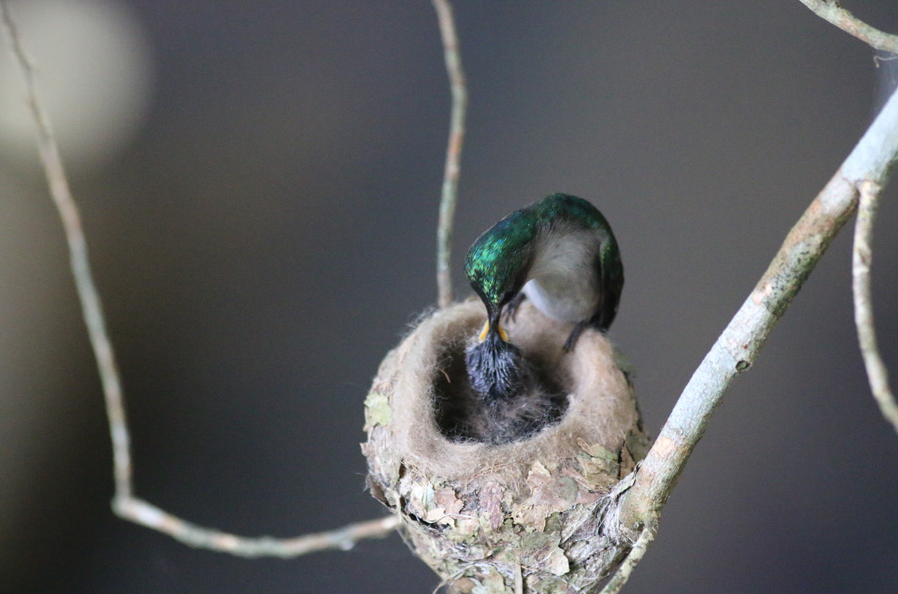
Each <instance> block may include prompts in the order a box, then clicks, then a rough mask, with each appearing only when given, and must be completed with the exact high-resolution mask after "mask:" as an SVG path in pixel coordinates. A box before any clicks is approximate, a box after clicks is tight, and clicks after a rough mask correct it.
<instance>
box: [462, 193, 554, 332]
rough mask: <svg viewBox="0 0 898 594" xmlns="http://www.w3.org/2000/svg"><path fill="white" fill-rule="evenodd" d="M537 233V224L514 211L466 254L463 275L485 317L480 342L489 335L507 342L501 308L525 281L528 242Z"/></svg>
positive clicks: (477, 241)
mask: <svg viewBox="0 0 898 594" xmlns="http://www.w3.org/2000/svg"><path fill="white" fill-rule="evenodd" d="M537 232H538V227H537V221H536V220H535V219H534V218H533V217H531V216H528V214H527V213H526V212H525V211H524V210H517V211H515V212H513V213H511V214H510V215H508V216H507V217H505V218H504V219H502V220H501V221H499V222H498V223H496V224H495V225H493V226H492V227H490V228H489V229H487V230H486V231H485V232H484V233H483V234H482V235H481V236H480V237H478V238H477V240H476V241H475V242H474V243H473V245H471V248H470V249H469V250H468V254H467V256H465V273H466V274H467V275H468V281H470V283H471V288H473V289H474V292H475V293H477V296H478V297H480V299H481V301H483V304H484V306H486V313H487V321H486V325H485V326H484V328H483V332H481V334H480V341H481V342H483V341H484V340H485V339H486V338H487V336H488V335H490V334H493V333H495V334H496V335H498V337H499V338H501V339H502V340H504V341H507V340H508V336H507V335H506V334H505V331H504V330H503V329H502V327H501V326H500V325H499V318H500V317H501V315H502V308H503V307H505V305H506V304H507V303H508V302H509V301H511V300H512V298H514V296H515V295H517V294H518V292H519V291H520V290H521V287H523V286H524V282H525V281H526V280H527V271H528V269H529V268H530V264H531V262H532V259H533V254H532V251H533V248H532V241H533V238H534V237H535V236H536V234H537Z"/></svg>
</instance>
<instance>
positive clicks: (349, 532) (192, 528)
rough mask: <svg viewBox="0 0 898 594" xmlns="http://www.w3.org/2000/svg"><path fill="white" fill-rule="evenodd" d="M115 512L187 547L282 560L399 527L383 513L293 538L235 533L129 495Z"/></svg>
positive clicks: (118, 502)
mask: <svg viewBox="0 0 898 594" xmlns="http://www.w3.org/2000/svg"><path fill="white" fill-rule="evenodd" d="M113 506H114V508H115V512H116V513H117V514H118V515H119V516H121V517H122V518H125V519H126V520H131V521H132V522H134V523H135V524H140V525H141V526H146V527H147V528H152V529H153V530H156V531H158V532H162V533H163V534H167V535H169V536H171V537H172V538H174V539H176V540H179V541H181V542H182V543H184V544H186V545H189V546H191V547H196V548H200V549H210V550H212V551H217V552H220V553H230V554H231V555H236V556H238V557H281V558H284V559H288V558H292V557H299V556H301V555H308V554H309V553H315V552H318V551H327V550H332V549H340V550H344V551H346V550H349V549H351V548H352V547H353V546H354V545H355V544H356V543H357V542H358V541H360V540H365V539H368V538H382V537H384V536H387V535H389V534H391V533H392V532H393V531H394V530H395V529H396V528H397V527H398V526H399V522H400V520H399V516H387V517H385V518H380V519H377V520H369V521H367V522H357V523H355V524H349V525H348V526H344V527H343V528H338V529H336V530H329V531H327V532H319V533H316V534H306V535H303V536H297V537H293V538H273V537H270V536H260V537H258V538H252V537H246V536H235V535H233V534H228V533H227V532H221V531H218V530H212V529H209V528H203V527H202V526H197V525H196V524H191V523H190V522H187V521H184V520H182V519H180V518H177V517H175V516H173V515H171V514H169V513H167V512H165V511H163V510H161V509H159V508H158V507H156V506H154V505H152V504H150V503H147V502H145V501H143V500H141V499H136V498H133V497H129V498H127V499H123V500H118V499H116V500H115V501H114V502H113Z"/></svg>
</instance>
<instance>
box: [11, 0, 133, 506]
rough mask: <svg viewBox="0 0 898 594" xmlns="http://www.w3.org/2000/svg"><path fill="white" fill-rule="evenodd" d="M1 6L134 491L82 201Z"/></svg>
mask: <svg viewBox="0 0 898 594" xmlns="http://www.w3.org/2000/svg"><path fill="white" fill-rule="evenodd" d="M0 11H2V13H3V14H2V16H3V30H4V32H5V33H6V38H7V40H8V41H9V49H10V51H11V53H12V55H13V59H14V60H15V61H17V62H18V63H19V66H20V67H21V70H22V74H23V76H24V77H25V87H26V93H27V99H28V108H29V109H30V110H31V117H32V118H33V119H34V123H35V126H36V128H37V144H38V149H39V151H40V157H41V162H42V163H43V166H44V172H45V173H46V175H47V182H48V183H49V185H50V195H51V196H52V198H53V202H54V203H55V205H56V209H57V210H58V211H59V216H60V218H61V219H62V226H63V229H64V231H65V236H66V240H67V242H68V246H69V259H70V266H71V269H72V275H73V276H74V277H75V286H76V287H77V289H78V297H79V299H80V300H81V310H82V312H83V316H84V323H85V324H86V325H87V333H88V336H89V337H90V344H91V346H92V347H93V350H94V354H95V356H96V358H97V368H98V369H99V372H100V379H101V381H102V384H103V394H104V396H105V397H106V413H107V414H108V415H109V429H110V433H111V437H112V452H113V457H114V466H115V470H114V473H115V491H116V496H117V497H130V495H131V450H130V443H129V437H128V428H127V422H126V418H125V407H124V403H123V402H122V384H121V381H120V379H119V373H118V367H117V365H116V363H115V352H114V351H113V349H112V343H111V342H110V341H109V334H108V333H107V332H106V322H105V318H104V317H103V308H102V307H101V304H100V296H99V294H98V293H97V288H96V286H95V285H94V281H93V277H92V275H91V272H90V264H89V262H88V257H87V242H86V241H85V239H84V231H83V229H82V227H81V215H80V214H78V207H77V205H76V204H75V200H74V198H72V192H71V190H70V189H69V183H68V179H67V178H66V175H65V169H64V168H63V166H62V159H61V158H60V156H59V148H58V146H57V144H56V139H55V137H54V136H53V129H52V127H51V124H50V118H49V117H48V116H47V113H46V112H45V111H44V108H43V106H42V105H41V103H40V101H39V100H38V92H37V81H36V79H35V71H34V66H32V64H31V62H30V61H29V59H28V57H27V55H26V54H25V50H24V49H23V48H22V42H21V39H19V32H18V29H17V28H16V26H15V23H14V22H13V19H12V14H11V13H10V11H9V6H8V5H7V3H6V0H3V1H2V2H0Z"/></svg>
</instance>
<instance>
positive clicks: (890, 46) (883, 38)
mask: <svg viewBox="0 0 898 594" xmlns="http://www.w3.org/2000/svg"><path fill="white" fill-rule="evenodd" d="M801 3H802V4H804V5H805V6H807V7H808V8H809V9H811V10H812V11H813V12H814V14H816V15H817V16H819V17H820V18H822V19H823V20H825V21H827V22H829V23H831V24H833V25H835V26H836V27H838V28H839V29H841V30H843V31H845V32H846V33H848V34H849V35H853V36H854V37H857V38H858V39H860V40H861V41H863V42H864V43H866V44H867V45H869V46H870V47H872V48H873V49H877V50H880V51H884V52H889V53H892V54H898V35H890V34H888V33H884V32H882V31H880V30H879V29H876V28H874V27H871V26H870V25H868V24H867V23H865V22H864V21H862V20H860V19H859V18H857V17H856V16H854V15H853V14H851V13H850V12H848V11H847V10H845V9H844V8H842V6H841V5H840V4H839V2H837V1H836V0H801Z"/></svg>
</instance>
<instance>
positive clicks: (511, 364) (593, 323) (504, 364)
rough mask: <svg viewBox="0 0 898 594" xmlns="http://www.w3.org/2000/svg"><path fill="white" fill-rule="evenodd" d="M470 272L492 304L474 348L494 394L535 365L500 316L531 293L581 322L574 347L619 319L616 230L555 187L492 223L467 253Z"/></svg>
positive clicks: (547, 310) (477, 374)
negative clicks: (589, 333)
mask: <svg viewBox="0 0 898 594" xmlns="http://www.w3.org/2000/svg"><path fill="white" fill-rule="evenodd" d="M465 273H466V274H467V275H468V280H469V281H470V282H471V287H472V288H473V289H474V292H475V293H477V295H478V296H479V297H480V299H481V300H482V301H483V304H484V306H486V313H487V321H486V324H485V325H484V327H483V331H482V332H481V333H480V336H479V338H478V343H477V344H476V345H474V346H472V347H470V348H469V349H468V350H467V352H466V361H467V364H468V375H469V378H470V380H471V384H472V386H473V387H474V389H475V390H476V391H477V392H479V393H480V394H481V395H482V396H483V397H485V398H487V399H488V400H495V399H498V398H509V397H511V396H514V394H515V393H516V392H517V391H518V390H519V389H520V387H521V384H522V382H523V380H524V378H525V376H526V375H527V373H528V371H527V368H526V364H525V363H524V361H523V357H522V354H521V351H520V349H518V348H517V347H516V346H514V345H513V344H512V343H511V342H510V341H509V337H508V335H507V334H506V332H505V330H504V329H503V328H502V326H501V324H500V320H501V318H502V314H503V311H505V312H506V313H507V314H508V315H511V316H513V315H514V312H515V310H516V308H517V306H518V305H519V304H520V302H521V300H522V299H524V297H527V298H529V299H530V300H531V301H532V302H533V305H534V306H535V307H536V308H537V309H538V310H540V311H541V312H542V313H543V314H545V315H546V316H548V317H549V318H552V319H555V320H559V321H562V322H571V323H573V324H574V327H573V329H572V330H571V333H570V335H569V336H568V339H567V341H566V342H565V344H564V347H563V349H564V350H565V351H571V350H573V348H574V347H575V346H576V344H577V339H578V338H579V337H580V333H581V332H582V331H583V330H584V329H585V328H587V327H594V328H597V329H598V330H599V331H601V332H605V331H606V330H607V329H608V327H609V326H610V325H611V322H612V321H614V316H615V315H616V314H617V307H618V303H619V302H620V294H621V290H622V289H623V286H624V268H623V265H622V264H621V259H620V251H619V250H618V247H617V241H616V240H615V238H614V233H612V231H611V227H610V226H609V225H608V221H607V220H605V217H604V216H602V213H600V212H599V211H598V209H596V207H594V206H593V205H592V204H590V203H589V202H587V201H586V200H583V199H582V198H577V197H576V196H570V195H567V194H551V195H549V196H546V197H545V198H543V199H542V200H539V201H538V202H535V203H533V204H531V205H530V206H528V207H526V208H522V209H521V210H516V211H514V212H513V213H511V214H510V215H508V216H506V217H505V218H504V219H502V220H501V221H499V222H498V223H496V224H495V225H493V226H492V227H490V228H489V229H487V230H486V231H485V232H484V233H483V234H482V235H481V236H480V237H478V238H477V240H476V241H475V242H474V244H473V245H472V246H471V248H470V249H469V250H468V254H467V256H466V257H465Z"/></svg>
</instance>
